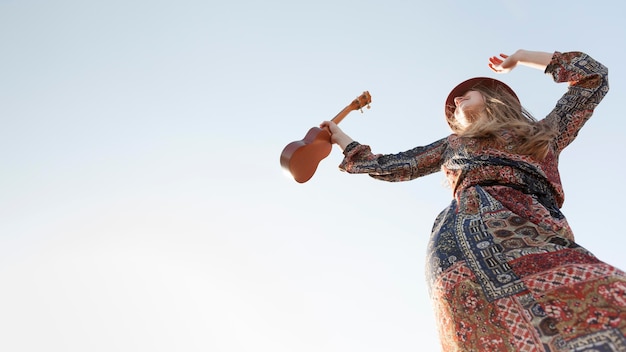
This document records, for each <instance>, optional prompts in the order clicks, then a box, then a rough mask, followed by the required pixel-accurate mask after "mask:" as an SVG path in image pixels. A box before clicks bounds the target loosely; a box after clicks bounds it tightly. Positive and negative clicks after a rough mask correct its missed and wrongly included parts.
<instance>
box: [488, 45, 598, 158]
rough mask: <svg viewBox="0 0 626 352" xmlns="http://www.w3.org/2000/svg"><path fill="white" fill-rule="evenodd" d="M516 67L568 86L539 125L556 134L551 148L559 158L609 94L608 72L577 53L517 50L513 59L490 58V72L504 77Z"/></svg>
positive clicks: (589, 58)
mask: <svg viewBox="0 0 626 352" xmlns="http://www.w3.org/2000/svg"><path fill="white" fill-rule="evenodd" d="M518 64H520V65H525V66H529V67H534V68H537V69H541V70H544V72H545V73H546V74H549V75H551V76H552V79H553V80H554V81H555V82H557V83H565V82H567V83H568V89H567V92H565V94H564V95H563V96H562V97H561V99H559V100H558V102H557V104H556V106H555V107H554V109H553V110H552V111H551V112H550V114H548V115H547V116H546V118H545V119H543V120H542V121H541V123H546V124H550V125H552V126H553V128H555V129H556V130H557V131H558V134H557V136H556V138H555V140H554V143H553V148H554V151H555V152H556V153H557V154H558V153H560V152H561V151H562V150H563V149H564V148H565V147H567V146H568V145H569V144H570V143H572V141H574V139H575V138H576V136H578V132H579V131H580V129H581V128H582V127H583V125H584V124H585V122H587V120H589V118H590V117H591V115H592V114H593V111H594V109H595V108H596V106H598V104H599V103H600V101H601V100H602V99H603V98H604V96H605V95H606V94H607V92H608V91H609V80H608V69H607V68H606V67H605V66H604V65H602V64H601V63H599V62H598V61H596V60H594V59H593V58H592V57H590V56H589V55H587V54H585V53H583V52H579V51H572V52H565V53H561V52H558V51H557V52H554V53H547V52H539V51H528V50H518V51H516V52H515V53H514V54H512V55H510V56H509V55H505V54H500V55H499V57H497V56H492V57H491V58H489V68H491V69H492V70H493V71H494V72H497V73H507V72H509V71H511V70H512V69H513V68H515V67H516V66H517V65H518Z"/></svg>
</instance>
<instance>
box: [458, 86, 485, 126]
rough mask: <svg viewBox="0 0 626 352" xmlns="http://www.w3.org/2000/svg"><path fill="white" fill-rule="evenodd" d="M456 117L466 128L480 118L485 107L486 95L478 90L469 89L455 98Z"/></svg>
mask: <svg viewBox="0 0 626 352" xmlns="http://www.w3.org/2000/svg"><path fill="white" fill-rule="evenodd" d="M454 106H455V107H456V108H455V110H454V118H455V119H456V121H457V123H458V124H459V125H460V126H461V127H463V128H465V127H467V126H469V125H470V124H471V123H472V122H474V121H476V120H477V119H478V116H480V113H481V112H482V111H483V110H484V109H485V97H484V96H483V95H482V93H480V92H479V91H476V90H468V91H467V92H465V94H463V95H461V96H458V97H456V98H454Z"/></svg>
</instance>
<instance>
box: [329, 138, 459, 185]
mask: <svg viewBox="0 0 626 352" xmlns="http://www.w3.org/2000/svg"><path fill="white" fill-rule="evenodd" d="M447 145H448V140H447V138H443V139H440V140H438V141H436V142H434V143H432V144H430V145H427V146H424V147H417V148H413V149H411V150H407V151H405V152H401V153H397V154H384V155H383V154H373V153H372V151H371V149H370V147H369V146H367V145H363V144H359V143H358V142H353V143H351V144H349V145H348V146H347V147H346V149H345V150H344V152H343V153H344V155H345V158H344V159H343V161H342V162H341V164H340V165H339V168H340V169H341V170H343V171H346V172H349V173H353V174H357V173H366V174H369V175H370V176H372V177H373V178H375V179H379V180H383V181H389V182H398V181H409V180H412V179H415V178H418V177H420V176H425V175H428V174H432V173H435V172H437V171H439V170H441V165H442V163H443V154H444V152H445V150H446V148H447Z"/></svg>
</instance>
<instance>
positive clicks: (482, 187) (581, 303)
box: [321, 50, 626, 352]
mask: <svg viewBox="0 0 626 352" xmlns="http://www.w3.org/2000/svg"><path fill="white" fill-rule="evenodd" d="M518 64H520V65H526V66H530V67H534V68H538V69H541V70H544V72H545V73H547V74H550V75H551V76H552V77H553V79H554V81H555V82H557V83H559V82H568V83H569V87H568V89H567V92H566V93H565V94H564V95H563V97H562V98H561V99H559V101H558V103H557V104H556V107H555V108H554V110H552V111H551V112H550V114H548V115H547V117H546V118H544V119H543V120H541V121H537V120H535V119H533V118H532V117H531V116H530V115H529V114H528V113H527V112H526V111H525V110H524V109H523V108H522V106H521V104H520V102H519V100H518V98H517V96H516V95H515V93H514V92H513V90H511V88H509V87H508V86H507V85H506V84H504V83H502V82H500V81H498V80H494V79H491V78H485V77H478V78H473V79H470V80H467V81H465V82H463V83H461V84H459V85H458V86H457V87H455V88H454V89H453V90H452V92H451V93H450V95H449V96H448V98H447V100H446V104H445V115H446V118H447V122H448V124H449V126H450V128H451V129H452V131H453V134H451V135H450V136H448V137H446V138H443V139H440V140H438V141H436V142H434V143H432V144H430V145H428V146H424V147H417V148H414V149H411V150H408V151H406V152H402V153H398V154H389V155H375V154H372V152H371V150H370V147H369V146H367V145H363V144H359V143H358V142H355V141H354V140H352V138H350V137H349V136H348V135H346V134H345V133H344V132H343V131H342V130H341V129H340V128H339V127H337V125H336V124H334V123H332V122H329V121H326V122H323V123H322V125H321V126H322V127H324V128H328V129H329V130H330V132H331V135H332V137H331V139H332V142H333V143H336V144H338V145H339V146H340V147H341V148H342V149H343V153H344V155H345V158H344V160H343V161H342V163H341V165H340V169H341V170H344V171H347V172H349V173H367V174H369V175H370V176H372V177H373V178H376V179H380V180H384V181H392V182H394V181H407V180H411V179H415V178H418V177H420V176H424V175H427V174H430V173H433V172H437V171H440V170H441V171H443V172H444V173H445V175H446V178H447V180H448V181H449V183H450V186H451V188H452V190H453V196H454V198H453V200H452V203H451V204H450V206H449V207H448V208H446V209H445V210H444V211H443V212H441V214H440V215H439V216H438V217H437V219H436V221H435V224H434V227H433V231H432V234H431V238H430V243H429V247H428V257H427V258H428V263H427V273H428V284H429V287H430V293H431V297H432V299H433V302H434V305H435V310H436V316H437V321H438V325H439V330H440V338H441V342H442V347H443V351H445V352H452V351H626V337H625V333H626V275H625V274H624V272H622V271H620V270H619V269H617V268H615V267H612V266H610V265H608V264H606V263H603V262H602V261H600V260H598V259H597V258H596V257H595V256H593V254H591V253H590V252H589V251H587V250H586V249H584V248H582V247H581V246H579V245H578V244H576V242H575V241H574V236H573V234H572V231H571V229H570V227H569V226H568V224H567V221H566V219H565V217H564V216H563V214H562V213H561V211H560V210H559V209H560V207H561V206H562V204H563V199H564V195H563V188H562V185H561V181H560V178H559V172H558V169H557V166H558V165H557V164H558V158H559V154H560V153H561V151H562V150H563V149H564V148H565V147H566V146H568V145H569V144H570V143H571V142H572V141H573V140H574V138H575V137H576V135H577V133H578V131H579V130H580V128H581V127H582V126H583V124H584V123H585V122H586V121H587V120H588V119H589V117H591V115H592V112H593V110H594V108H595V107H596V106H597V105H598V103H599V102H600V101H601V100H602V98H603V97H604V96H605V95H606V93H607V92H608V80H607V74H608V71H607V68H606V67H604V66H603V65H602V64H600V63H599V62H597V61H595V60H594V59H592V58H591V57H589V56H588V55H586V54H584V53H581V52H567V53H561V52H555V53H544V52H535V51H527V50H518V51H517V52H515V53H514V54H512V55H510V56H509V55H505V54H500V55H499V56H493V57H491V58H490V59H489V64H488V65H489V67H490V68H491V69H492V70H493V71H494V72H496V73H506V72H509V71H511V70H512V69H514V68H515V67H516V66H517V65H518Z"/></svg>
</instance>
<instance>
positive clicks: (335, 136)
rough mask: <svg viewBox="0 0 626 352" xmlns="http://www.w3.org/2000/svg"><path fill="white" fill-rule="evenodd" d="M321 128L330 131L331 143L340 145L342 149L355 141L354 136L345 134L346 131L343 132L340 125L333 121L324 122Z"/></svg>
mask: <svg viewBox="0 0 626 352" xmlns="http://www.w3.org/2000/svg"><path fill="white" fill-rule="evenodd" d="M320 128H323V129H326V130H328V131H329V132H330V141H331V143H334V144H337V145H339V147H341V149H342V150H343V149H345V148H346V146H347V145H348V144H350V143H352V142H353V140H352V138H350V136H348V135H347V134H345V132H343V131H342V130H341V128H339V126H337V124H336V123H334V122H332V121H324V122H322V124H321V125H320Z"/></svg>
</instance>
